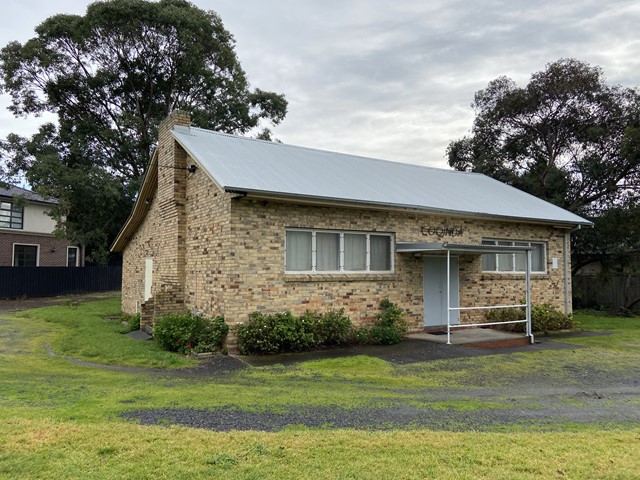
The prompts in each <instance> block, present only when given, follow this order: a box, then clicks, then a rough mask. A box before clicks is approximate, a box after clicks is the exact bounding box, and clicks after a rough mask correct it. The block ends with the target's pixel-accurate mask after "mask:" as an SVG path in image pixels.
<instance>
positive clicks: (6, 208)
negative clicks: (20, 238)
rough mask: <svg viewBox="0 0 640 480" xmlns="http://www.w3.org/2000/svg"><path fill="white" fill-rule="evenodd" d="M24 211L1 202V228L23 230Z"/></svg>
mask: <svg viewBox="0 0 640 480" xmlns="http://www.w3.org/2000/svg"><path fill="white" fill-rule="evenodd" d="M23 211H24V210H23V208H22V207H16V206H15V205H14V204H13V203H11V202H0V228H17V229H22V217H23Z"/></svg>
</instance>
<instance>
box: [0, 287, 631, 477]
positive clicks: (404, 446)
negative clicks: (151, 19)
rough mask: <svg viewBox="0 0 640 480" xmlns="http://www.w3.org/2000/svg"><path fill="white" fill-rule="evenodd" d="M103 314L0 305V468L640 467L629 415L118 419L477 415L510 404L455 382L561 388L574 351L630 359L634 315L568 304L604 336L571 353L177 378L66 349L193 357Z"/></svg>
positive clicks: (472, 473)
mask: <svg viewBox="0 0 640 480" xmlns="http://www.w3.org/2000/svg"><path fill="white" fill-rule="evenodd" d="M118 312H119V299H117V298H110V299H105V300H100V301H95V302H86V303H80V304H79V305H77V306H71V305H67V306H65V305H61V306H57V307H47V308H42V309H34V310H30V311H27V312H20V313H19V314H15V315H8V314H6V315H0V422H1V424H2V428H1V429H0V478H3V479H4V478H7V479H14V478H15V479H18V478H19V479H30V478H33V479H36V478H55V479H62V478H65V479H66V478H70V479H73V478H78V479H80V478H82V479H92V478H96V479H98V478H99V479H104V478H127V479H137V478H140V479H146V478H171V479H180V478H189V479H197V478H225V479H253V478H255V479H258V478H283V479H284V478H297V479H306V478H309V479H323V478H327V479H335V478H354V479H356V478H363V479H365V478H380V479H384V478H394V479H395V478H456V479H467V478H468V479H472V478H487V479H504V478H508V479H534V478H535V479H539V478H574V479H576V478H580V479H582V478H599V479H608V478H610V479H625V478H629V479H632V478H638V472H640V428H639V427H638V425H637V424H635V423H632V422H629V423H618V424H615V425H607V424H602V423H593V424H587V425H572V424H558V425H555V426H554V427H553V428H546V429H544V430H541V429H536V428H533V427H532V428H522V427H521V426H509V425H505V426H504V427H503V428H501V429H500V431H485V432H474V431H461V432H448V431H431V430H427V429H417V428H413V429H408V430H392V431H356V430H349V429H337V430H335V429H329V428H320V429H309V428H305V427H302V426H292V427H289V428H286V429H285V430H282V431H278V432H274V433H265V432H257V431H231V432H213V431H207V430H200V429H191V428H185V427H176V426H141V425H138V424H135V423H133V422H130V421H126V420H124V419H122V418H121V417H120V414H121V413H123V412H126V411H130V410H139V409H147V408H149V409H150V408H195V409H213V408H217V407H223V406H234V407H236V408H239V409H243V410H252V411H270V412H279V411H286V410H287V409H288V408H291V407H299V406H333V407H339V408H343V409H350V408H355V407H376V406H380V405H413V406H415V405H420V408H424V409H425V410H428V409H432V410H438V409H440V410H442V409H448V410H451V409H453V410H456V409H458V410H461V411H477V412H478V414H482V412H483V411H486V410H487V409H494V408H513V407H510V406H508V405H502V404H500V403H499V402H498V404H496V398H497V397H496V396H491V397H488V398H486V399H484V398H479V397H477V396H475V395H473V394H471V393H469V394H467V393H466V392H467V391H468V390H475V389H482V388H498V389H506V390H509V389H512V388H513V387H514V386H518V385H521V384H523V383H525V384H526V379H527V375H528V372H545V375H547V374H548V376H549V382H555V383H554V384H556V385H571V382H573V381H575V380H574V377H575V368H574V366H575V365H576V364H577V365H580V366H581V368H584V369H585V371H590V369H596V368H597V369H600V370H602V369H603V368H606V369H607V372H611V374H612V375H613V376H615V375H617V374H618V373H624V372H628V371H629V369H635V370H636V371H637V369H638V365H640V319H622V318H605V317H599V316H590V315H577V317H578V319H579V321H580V322H581V324H582V326H583V328H585V329H586V330H594V331H595V330H602V329H604V330H611V331H615V333H614V334H612V335H603V336H591V337H582V338H573V339H570V340H566V341H570V342H572V343H574V344H575V345H576V346H581V347H584V348H576V349H575V350H573V349H568V350H559V351H545V352H536V353H520V354H511V355H491V356H486V357H478V358H461V359H451V360H439V361H434V362H426V363H422V364H413V365H408V366H397V365H394V364H391V363H388V362H385V361H383V360H380V359H377V358H371V357H363V356H359V357H347V358H341V359H332V360H321V361H312V362H306V363H302V364H297V365H293V366H287V367H284V366H273V367H260V368H252V369H248V370H243V371H241V372H238V373H235V374H228V375H221V376H216V377H208V378H189V377H184V378H183V377H180V376H175V375H166V376H164V375H158V374H149V373H132V371H113V370H105V369H100V368H95V366H92V365H90V364H81V363H78V362H75V363H74V362H70V361H69V360H68V358H73V359H78V360H82V361H85V362H91V363H96V364H105V365H112V366H125V367H138V368H139V367H150V368H156V369H166V370H167V371H170V370H175V369H176V368H182V367H188V366H190V365H192V364H193V362H191V361H190V360H188V359H185V358H184V357H181V356H177V355H174V354H170V353H166V352H162V351H160V350H159V349H157V348H156V347H155V346H154V344H153V343H152V342H136V341H133V340H131V339H129V338H128V337H126V336H125V335H122V334H121V333H119V331H120V330H121V329H122V327H121V325H120V324H119V322H118V321H117V320H115V319H105V317H109V316H116V315H117V314H118ZM563 341H565V340H563ZM54 354H55V355H54ZM569 365H570V366H572V369H568V368H567V367H568V366H569ZM529 374H530V373H529ZM542 378H543V380H544V377H542ZM451 391H454V392H458V395H457V396H456V400H455V401H452V400H450V399H446V400H443V398H444V397H441V395H440V394H441V393H442V392H451ZM636 398H637V397H636ZM532 408H535V405H533V406H532ZM576 408H579V406H578V407H576Z"/></svg>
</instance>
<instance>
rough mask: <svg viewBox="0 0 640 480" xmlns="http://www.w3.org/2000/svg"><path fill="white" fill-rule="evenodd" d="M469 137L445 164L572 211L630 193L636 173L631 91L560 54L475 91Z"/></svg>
mask: <svg viewBox="0 0 640 480" xmlns="http://www.w3.org/2000/svg"><path fill="white" fill-rule="evenodd" d="M473 107H474V108H475V110H476V118H475V120H474V123H473V128H472V135H471V136H470V137H465V138H463V139H461V140H456V141H454V142H452V143H451V144H450V145H449V148H448V157H449V164H450V165H451V166H452V167H454V168H456V169H457V170H471V171H475V172H481V173H485V174H487V175H489V176H492V177H494V178H497V179H499V180H502V181H504V182H507V183H509V184H512V185H514V186H515V187H518V188H520V189H521V190H524V191H526V192H529V193H531V194H533V195H536V196H538V197H540V198H544V199H546V200H548V201H551V202H553V203H555V204H557V205H559V206H561V207H564V208H567V209H569V210H571V211H573V212H576V213H588V212H589V211H593V210H598V207H602V206H608V205H612V204H614V203H616V202H617V201H619V200H621V199H623V198H626V197H627V196H630V195H635V192H634V189H633V187H634V185H636V184H637V181H638V179H639V177H640V99H639V98H638V92H637V91H635V90H633V89H629V88H623V87H621V86H610V85H608V84H607V83H606V82H605V79H604V74H603V72H602V70H601V69H600V68H599V67H592V66H590V65H589V64H587V63H585V62H581V61H579V60H575V59H563V60H558V61H557V62H554V63H551V64H549V65H547V67H546V69H545V70H544V71H542V72H537V73H534V74H533V75H532V76H531V80H530V82H529V84H528V85H527V86H526V87H524V88H521V87H518V86H517V85H516V84H515V82H514V81H513V80H511V79H509V78H507V77H500V78H497V79H496V80H493V81H491V82H490V83H489V85H488V86H487V88H485V89H484V90H480V91H479V92H477V93H476V94H475V100H474V103H473Z"/></svg>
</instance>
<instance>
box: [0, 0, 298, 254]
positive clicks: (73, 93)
mask: <svg viewBox="0 0 640 480" xmlns="http://www.w3.org/2000/svg"><path fill="white" fill-rule="evenodd" d="M36 34H37V35H36V36H35V37H34V38H32V39H30V40H29V41H27V42H26V43H25V44H24V45H22V44H20V43H18V42H11V43H9V44H8V45H7V46H5V47H4V48H3V49H2V50H1V52H0V72H1V74H2V84H1V85H0V91H2V92H4V93H9V94H10V95H11V98H12V103H11V106H10V107H9V108H10V110H11V111H12V112H13V113H14V114H15V115H16V116H28V115H39V114H41V113H43V112H53V113H55V114H56V115H57V125H43V126H42V127H41V128H40V131H39V132H38V133H37V134H36V135H34V136H33V137H32V138H30V139H25V138H20V137H18V136H16V135H9V137H8V138H7V142H6V143H4V144H3V145H2V146H3V150H4V157H5V158H6V162H7V164H8V165H9V169H8V172H6V173H8V174H9V175H10V174H13V173H17V172H25V173H26V176H27V179H28V181H29V183H30V184H31V185H32V187H34V190H36V191H38V192H39V193H43V194H48V195H52V196H55V197H58V198H59V199H60V200H61V202H60V207H59V208H58V209H57V210H56V212H55V216H56V218H57V220H58V222H59V225H60V227H61V228H60V230H61V232H64V234H65V235H66V236H67V237H68V238H70V239H71V240H74V241H77V242H80V243H84V244H86V245H87V247H88V249H90V250H93V252H94V257H96V258H102V259H103V258H104V255H105V252H106V248H107V247H108V244H109V242H110V241H111V240H112V239H113V238H114V237H115V235H116V234H117V232H118V229H119V228H120V226H121V225H122V223H123V222H124V220H125V219H126V216H127V215H128V212H129V210H130V207H131V204H132V200H133V198H134V197H135V193H136V192H137V189H138V187H139V184H140V180H141V178H142V176H143V175H144V172H145V168H146V165H147V162H148V161H149V158H150V155H151V152H152V150H153V148H154V147H155V139H156V135H157V128H158V124H159V122H160V121H161V120H162V119H163V118H165V117H166V116H167V115H168V114H169V113H171V112H172V111H173V110H175V109H181V110H187V111H189V112H190V113H191V116H192V121H193V124H194V125H196V126H199V127H202V128H208V129H212V130H218V131H222V132H227V133H236V134H246V133H248V132H250V131H252V130H254V129H256V128H258V127H260V124H261V121H262V120H267V121H269V122H270V123H271V124H273V125H277V124H279V123H280V122H281V121H282V120H283V119H284V116H285V115H286V110H287V102H286V100H285V98H284V96H283V95H280V94H276V93H273V92H268V91H264V90H260V89H257V88H256V89H251V88H250V86H249V83H248V81H247V78H246V75H245V73H244V71H243V70H242V68H241V66H240V62H239V61H238V59H237V57H236V54H235V51H234V46H235V42H234V39H233V37H232V35H231V34H230V33H229V32H228V31H227V30H226V29H225V28H224V26H223V24H222V21H221V19H220V17H219V16H218V15H217V14H216V13H215V12H212V11H203V10H200V9H198V8H197V7H195V6H194V5H192V4H191V3H189V2H187V1H185V0H160V1H159V2H151V1H145V0H112V1H99V2H95V3H93V4H91V5H89V7H88V8H87V12H86V14H85V15H84V16H77V15H55V16H53V17H50V18H49V19H47V20H45V21H44V22H43V23H42V24H41V25H39V26H38V27H37V28H36ZM259 135H260V136H261V138H269V136H270V132H269V130H268V129H263V130H262V132H260V134H259ZM94 206H95V207H96V208H98V211H97V212H95V215H93V216H92V215H90V214H89V215H87V213H88V212H87V209H88V208H92V207H94ZM101 206H102V208H100V207H101ZM107 207H110V208H112V209H113V210H112V211H110V212H106V211H103V210H105V209H106V208H107Z"/></svg>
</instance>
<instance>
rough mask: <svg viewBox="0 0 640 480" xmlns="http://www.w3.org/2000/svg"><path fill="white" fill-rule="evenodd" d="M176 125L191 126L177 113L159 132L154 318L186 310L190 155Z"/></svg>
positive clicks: (162, 124)
mask: <svg viewBox="0 0 640 480" xmlns="http://www.w3.org/2000/svg"><path fill="white" fill-rule="evenodd" d="M177 125H178V126H185V127H189V126H190V125H191V118H190V116H189V114H188V113H187V112H183V111H180V110H176V111H174V112H173V113H171V114H170V115H169V117H167V118H166V119H165V120H164V121H163V122H162V123H161V124H160V127H159V129H158V190H157V201H158V213H159V218H158V219H157V222H158V223H159V225H157V228H155V229H154V230H155V233H156V235H158V240H159V244H160V245H161V247H160V255H159V256H158V258H157V259H156V261H157V267H156V268H157V270H156V271H157V277H156V278H157V284H156V288H155V294H154V310H155V312H154V316H155V317H159V316H162V315H166V314H168V313H181V312H184V310H185V306H184V301H185V280H186V270H185V261H186V258H185V254H186V241H185V239H186V211H185V203H186V187H187V186H186V181H187V170H186V169H187V152H185V150H184V149H183V148H182V147H181V146H180V145H179V144H178V142H176V141H175V139H174V138H173V136H172V135H171V129H172V128H173V127H174V126H177Z"/></svg>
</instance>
